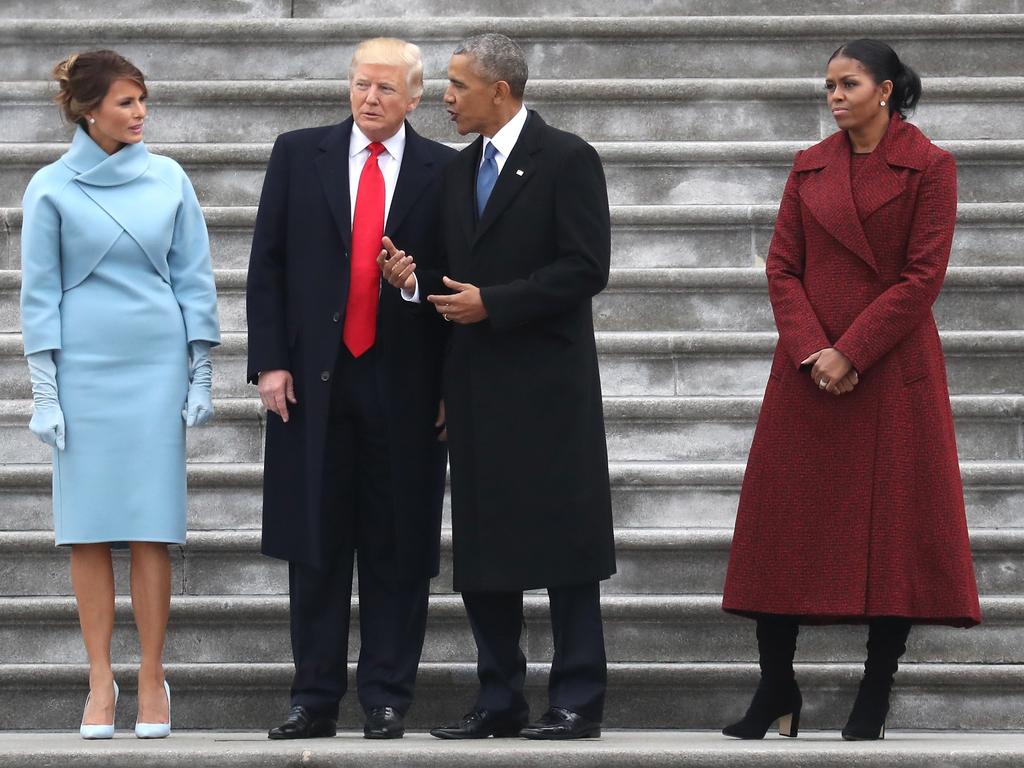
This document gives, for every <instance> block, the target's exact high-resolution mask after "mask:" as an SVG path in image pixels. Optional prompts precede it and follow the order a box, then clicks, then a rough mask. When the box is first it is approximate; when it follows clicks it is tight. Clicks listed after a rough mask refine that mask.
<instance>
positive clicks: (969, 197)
mask: <svg viewBox="0 0 1024 768" xmlns="http://www.w3.org/2000/svg"><path fill="white" fill-rule="evenodd" d="M810 143H811V142H809V141H799V142H797V141H749V142H743V141H736V142H732V141H712V142H701V141H692V142H673V141H663V142H653V143H650V144H637V143H633V142H595V144H594V146H595V147H596V148H597V150H598V151H599V152H600V154H601V156H602V159H603V161H604V164H605V175H606V177H607V180H608V194H609V200H610V202H611V204H612V205H722V204H725V205H756V204H763V205H769V204H775V205H777V204H778V199H779V195H780V194H781V190H782V188H783V186H784V184H785V181H786V176H787V174H788V173H789V169H790V167H791V165H792V161H793V156H794V154H795V153H796V152H797V150H800V149H804V148H806V147H807V146H808V145H809V144H810ZM939 144H940V145H941V146H943V147H945V148H946V149H948V150H949V151H951V152H953V153H954V154H955V155H956V157H957V160H958V165H959V181H958V191H959V199H960V201H961V202H965V203H1020V202H1021V201H1024V170H1022V160H1024V141H1020V140H1005V141H1002V140H1000V141H996V140H991V141H989V140H950V141H943V142H939ZM151 148H152V149H153V150H154V151H156V152H159V153H162V154H167V155H169V156H171V157H173V158H174V159H175V160H177V161H178V162H180V163H181V164H182V165H183V166H184V167H185V169H186V170H187V171H188V172H189V176H190V178H191V180H192V183H193V184H194V186H195V188H196V192H197V194H198V195H199V198H200V200H202V202H203V203H204V204H206V205H217V206H221V205H255V204H257V203H258V201H259V194H260V190H261V188H262V184H263V172H264V169H265V167H266V162H267V158H268V157H269V155H270V148H271V145H270V144H266V143H257V144H238V143H235V144H220V143H217V144H155V145H153V146H152V147H151ZM66 149H67V145H66V144H65V143H45V144H35V143H29V144H0V206H4V207H13V206H17V205H20V204H21V196H22V193H23V192H24V189H25V186H26V185H27V184H28V181H29V179H30V178H31V177H32V174H33V173H34V172H35V171H36V170H38V169H39V168H40V167H41V166H43V165H45V164H46V163H49V162H52V161H53V160H55V159H56V158H58V157H59V156H60V154H61V153H62V152H64V151H65V150H66Z"/></svg>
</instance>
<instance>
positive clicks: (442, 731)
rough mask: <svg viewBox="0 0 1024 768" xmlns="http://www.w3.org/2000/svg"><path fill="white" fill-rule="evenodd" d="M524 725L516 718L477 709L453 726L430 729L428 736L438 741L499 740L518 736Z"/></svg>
mask: <svg viewBox="0 0 1024 768" xmlns="http://www.w3.org/2000/svg"><path fill="white" fill-rule="evenodd" d="M524 724H525V723H524V722H523V720H521V719H520V718H517V717H512V716H510V715H505V714H499V713H496V712H488V711H487V710H486V709H478V710H475V711H473V712H470V713H469V714H468V715H464V716H463V718H462V719H461V720H460V721H459V722H457V723H455V724H453V725H442V726H441V727H440V728H431V729H430V735H431V736H436V737H437V738H439V739H486V738H487V737H488V736H493V737H494V738H496V739H500V738H507V737H509V736H518V735H519V731H521V730H522V729H523V725H524Z"/></svg>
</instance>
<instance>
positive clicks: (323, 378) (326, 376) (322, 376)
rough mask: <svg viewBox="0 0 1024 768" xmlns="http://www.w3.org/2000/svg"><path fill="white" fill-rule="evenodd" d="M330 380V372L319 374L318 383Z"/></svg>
mask: <svg viewBox="0 0 1024 768" xmlns="http://www.w3.org/2000/svg"><path fill="white" fill-rule="evenodd" d="M330 378H331V372H330V371H322V372H321V373H320V381H329V380H330Z"/></svg>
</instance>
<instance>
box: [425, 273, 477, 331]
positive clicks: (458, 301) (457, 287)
mask: <svg viewBox="0 0 1024 768" xmlns="http://www.w3.org/2000/svg"><path fill="white" fill-rule="evenodd" d="M441 280H442V282H443V283H444V284H445V286H446V287H448V288H451V289H452V290H453V291H455V293H453V294H449V295H448V296H427V301H429V302H430V303H431V304H433V305H434V309H436V310H437V312H438V314H440V315H441V316H442V317H443V318H444V319H445V320H450V321H451V322H453V323H459V324H461V325H469V324H470V323H479V322H480V321H481V320H486V319H487V308H486V307H485V306H484V302H483V299H481V298H480V289H479V288H477V287H476V286H475V285H471V284H470V283H457V282H455V281H454V280H452V279H451V278H450V277H443V278H441Z"/></svg>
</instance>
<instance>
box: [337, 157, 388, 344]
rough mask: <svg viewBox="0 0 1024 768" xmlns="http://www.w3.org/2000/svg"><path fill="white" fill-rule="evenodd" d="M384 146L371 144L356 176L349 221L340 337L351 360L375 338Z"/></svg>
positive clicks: (381, 228) (382, 213)
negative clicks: (348, 260) (379, 160)
mask: <svg viewBox="0 0 1024 768" xmlns="http://www.w3.org/2000/svg"><path fill="white" fill-rule="evenodd" d="M383 151H384V145H383V144H381V143H379V142H376V141H375V142H374V143H373V144H371V145H370V156H369V157H368V158H367V159H366V163H365V164H364V165H363V172H362V173H361V174H359V189H358V191H357V192H356V212H355V216H353V218H352V272H351V275H350V277H349V281H348V303H347V304H346V305H345V328H344V330H343V331H342V338H343V339H344V340H345V346H346V347H348V349H349V352H351V353H352V357H359V356H360V355H362V354H363V353H364V352H366V350H368V349H369V348H370V347H372V346H373V342H374V340H375V339H376V337H377V302H378V301H379V300H380V269H379V268H378V267H377V254H378V253H380V250H381V244H380V241H381V238H382V237H383V236H384V174H382V173H381V172H380V166H378V165H377V156H378V155H380V153H381V152H383Z"/></svg>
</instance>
